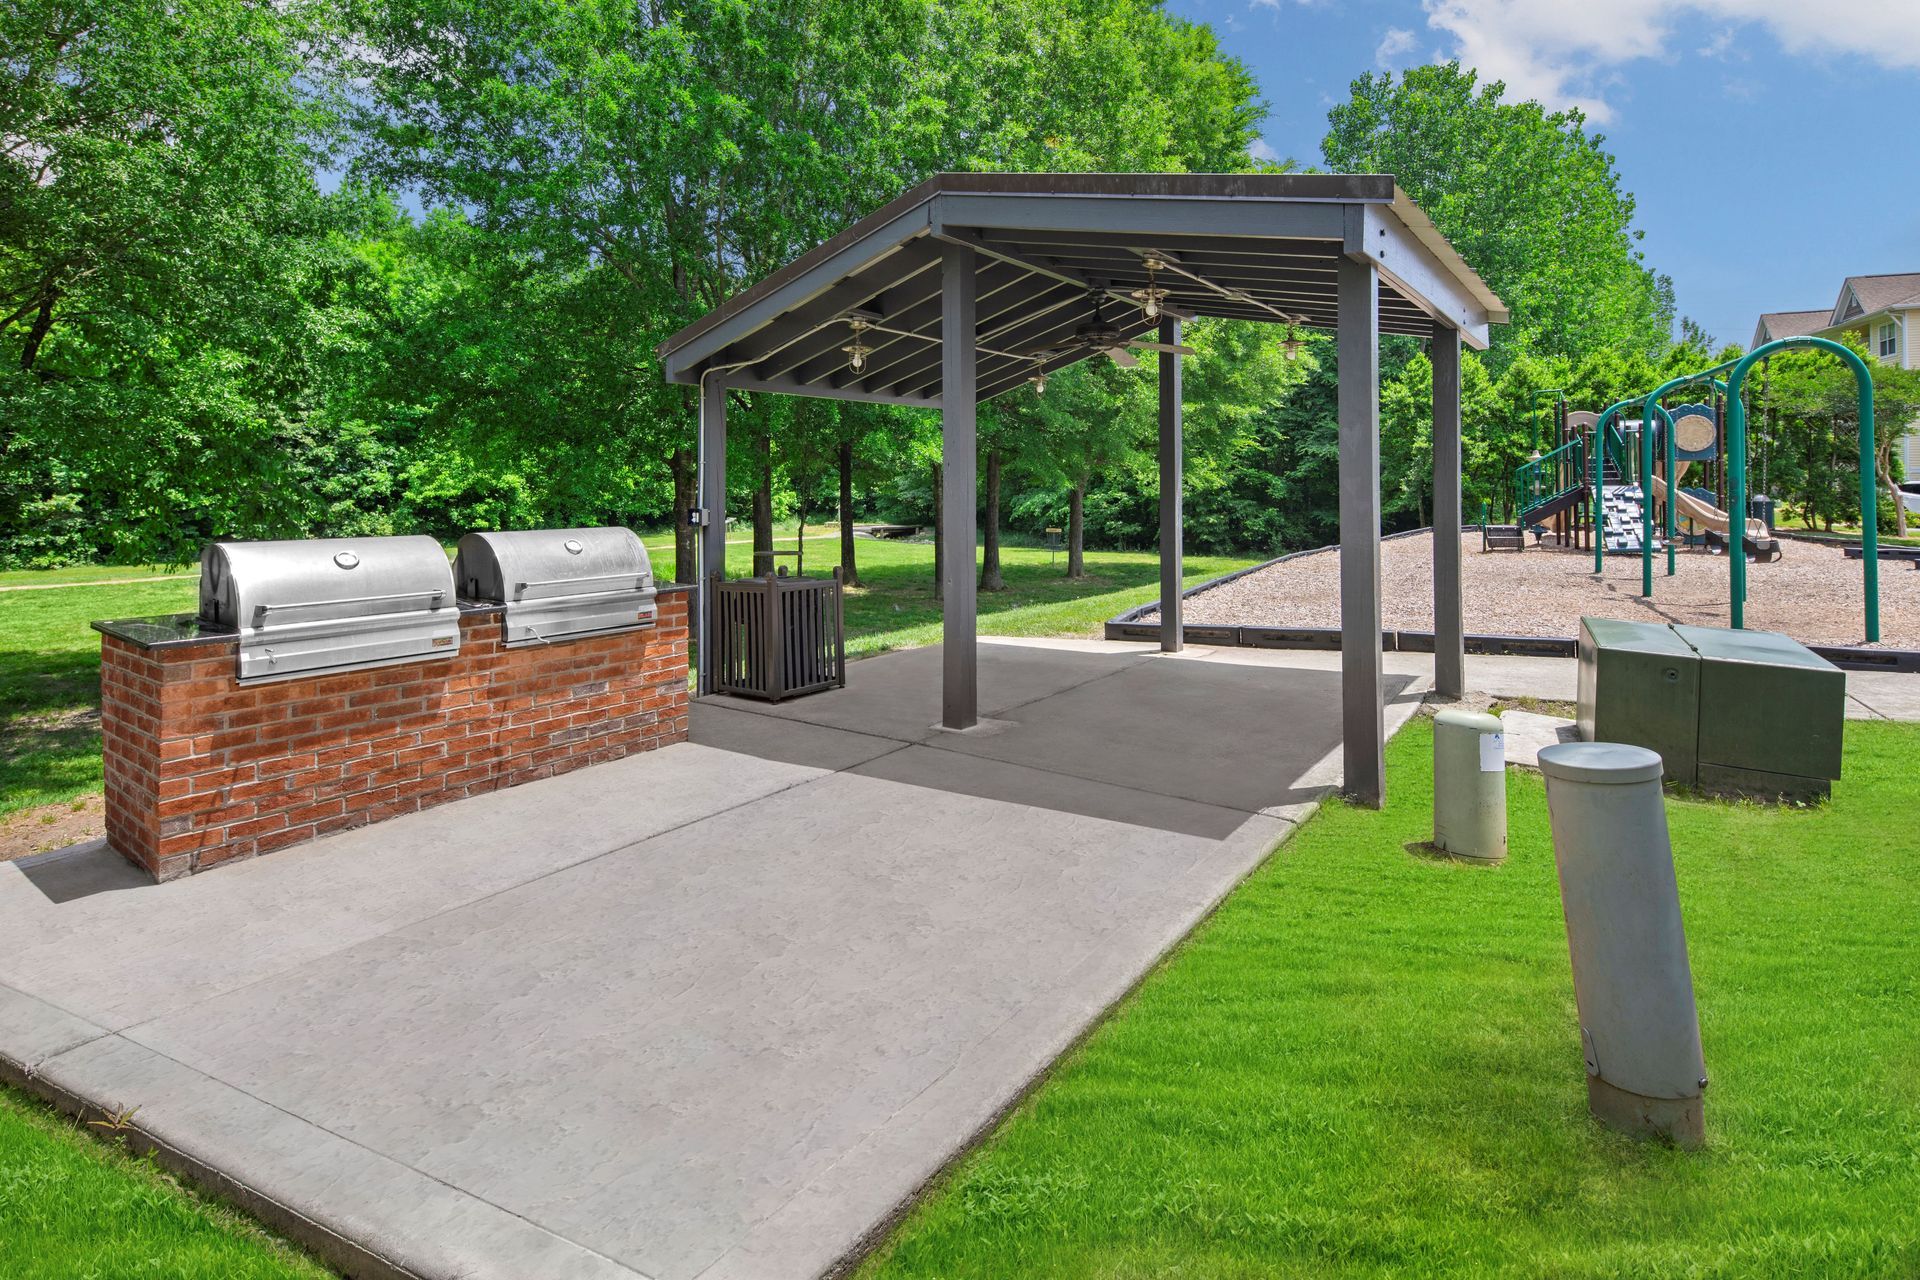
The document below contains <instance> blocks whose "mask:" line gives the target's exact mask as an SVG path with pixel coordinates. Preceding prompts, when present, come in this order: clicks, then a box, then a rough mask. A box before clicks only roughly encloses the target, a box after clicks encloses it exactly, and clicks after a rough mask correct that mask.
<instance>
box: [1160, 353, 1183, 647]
mask: <svg viewBox="0 0 1920 1280" xmlns="http://www.w3.org/2000/svg"><path fill="white" fill-rule="evenodd" d="M1160 341H1162V342H1166V343H1175V344H1177V343H1178V342H1179V341H1180V322H1179V321H1178V320H1175V319H1174V318H1173V317H1171V316H1167V317H1165V318H1163V319H1162V320H1161V321H1160ZM1184 450H1185V445H1184V444H1183V442H1182V428H1181V421H1180V357H1179V356H1177V355H1174V354H1173V353H1172V352H1170V351H1163V352H1161V353H1160V651H1161V652H1162V653H1178V652H1180V649H1181V647H1182V645H1183V643H1184V638H1183V637H1184V634H1185V632H1184V628H1183V619H1182V617H1181V612H1180V584H1181V581H1182V580H1183V578H1184V576H1185V566H1184V564H1183V562H1182V547H1183V546H1184V543H1185V538H1186V516H1185V510H1184V495H1183V490H1184V489H1185V488H1186V458H1185V452H1184Z"/></svg>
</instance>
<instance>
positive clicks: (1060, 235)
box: [994, 229, 1344, 262]
mask: <svg viewBox="0 0 1920 1280" xmlns="http://www.w3.org/2000/svg"><path fill="white" fill-rule="evenodd" d="M994 239H995V241H996V242H997V243H1000V244H1004V245H1009V246H1025V247H1026V248H1028V249H1030V250H1031V251H1033V252H1035V253H1050V252H1053V251H1054V250H1055V249H1056V248H1058V247H1059V246H1067V245H1079V246H1083V247H1094V246H1098V247H1103V248H1114V249H1164V250H1166V251H1167V252H1169V253H1182V252H1189V253H1190V252H1195V251H1199V252H1213V253H1224V254H1226V255H1228V256H1230V257H1231V258H1233V259H1235V260H1247V259H1253V258H1301V259H1305V260H1308V261H1313V262H1331V261H1334V260H1335V259H1337V258H1339V257H1340V255H1341V253H1342V252H1343V251H1344V249H1343V246H1342V245H1341V243H1340V242H1339V241H1338V240H1326V239H1317V238H1316V239H1297V240H1296V239H1285V238H1281V237H1277V236H1272V237H1238V236H1208V235H1184V234H1181V233H1179V232H1166V231H1153V232H1145V231H1026V230H1020V231H1014V230H1008V229H1001V230H998V231H996V232H995V233H994Z"/></svg>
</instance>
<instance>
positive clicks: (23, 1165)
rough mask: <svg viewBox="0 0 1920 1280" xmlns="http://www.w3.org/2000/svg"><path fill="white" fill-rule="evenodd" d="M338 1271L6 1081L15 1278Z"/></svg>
mask: <svg viewBox="0 0 1920 1280" xmlns="http://www.w3.org/2000/svg"><path fill="white" fill-rule="evenodd" d="M332 1274H333V1273H332V1272H330V1271H328V1270H327V1269H325V1268H324V1267H322V1266H320V1265H319V1264H318V1263H316V1262H313V1261H312V1260H310V1259H309V1258H307V1257H306V1256H305V1255H304V1254H302V1253H300V1252H299V1251H297V1250H296V1249H294V1248H293V1247H292V1246H291V1245H288V1244H286V1243H284V1242H282V1241H280V1240H277V1239H275V1238H273V1237H271V1236H269V1235H268V1234H267V1233H265V1232H264V1231H262V1230H261V1229H260V1228H259V1227H257V1226H255V1225H254V1224H253V1223H252V1222H251V1221H250V1220H249V1219H247V1218H246V1217H244V1216H242V1215H241V1214H238V1213H235V1212H234V1211H233V1210H231V1209H228V1208H226V1207H225V1206H222V1205H219V1204H215V1203H213V1202H211V1201H207V1200H203V1199H201V1198H200V1197H199V1196H196V1195H194V1194H193V1193H192V1192H190V1191H188V1190H186V1189H185V1188H183V1187H182V1186H180V1184H179V1183H177V1182H175V1181H174V1180H173V1178H171V1177H169V1176H168V1175H167V1174H165V1173H164V1172H162V1171H160V1170H159V1169H158V1168H156V1167H155V1166H154V1165H153V1164H152V1163H151V1162H149V1161H146V1160H138V1159H135V1158H133V1157H132V1156H130V1155H128V1154H127V1153H126V1152H125V1151H123V1150H121V1149H120V1148H118V1147H115V1146H110V1145H108V1144H107V1143H104V1142H101V1141H99V1140H97V1139H96V1138H95V1137H94V1136H93V1135H92V1134H90V1133H88V1132H86V1131H85V1130H83V1129H81V1128H80V1127H78V1126H77V1125H76V1124H75V1123H74V1122H73V1121H71V1120H68V1119H65V1118H63V1117H61V1116H58V1115H56V1114H54V1113H53V1112H52V1111H49V1110H48V1109H47V1108H46V1107H44V1106H42V1105H40V1104H39V1103H38V1102H35V1101H32V1100H30V1099H27V1098H24V1097H22V1096H21V1095H20V1094H18V1093H15V1092H13V1091H12V1090H10V1089H5V1088H0V1276H5V1277H7V1280H94V1278H97V1280H140V1278H151V1280H321V1277H325V1276H330V1275H332Z"/></svg>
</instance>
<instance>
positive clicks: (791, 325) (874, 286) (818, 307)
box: [715, 241, 940, 364]
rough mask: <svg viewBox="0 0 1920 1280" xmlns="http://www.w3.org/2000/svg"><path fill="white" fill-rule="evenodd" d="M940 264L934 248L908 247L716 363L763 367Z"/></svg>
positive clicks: (767, 327) (745, 340)
mask: <svg viewBox="0 0 1920 1280" xmlns="http://www.w3.org/2000/svg"><path fill="white" fill-rule="evenodd" d="M939 261H940V255H939V253H938V252H936V250H935V248H934V247H933V246H930V245H927V244H926V243H924V242H922V241H914V242H912V243H909V244H907V245H904V246H902V247H901V248H900V249H899V250H898V251H896V252H894V253H891V254H888V255H887V256H886V257H884V258H882V259H880V260H879V261H878V262H876V263H874V264H873V265H872V266H870V267H867V268H866V269H864V270H862V271H860V272H859V273H857V274H856V275H853V276H850V277H848V278H847V279H846V280H844V281H842V282H841V283H840V284H837V285H835V286H834V287H832V288H831V289H828V290H827V291H826V292H825V293H824V294H822V295H820V296H819V297H817V298H815V299H813V300H811V301H809V302H806V303H804V304H802V305H800V306H798V307H795V308H793V309H792V310H790V311H788V312H787V313H786V314H785V315H783V316H781V317H780V318H779V320H778V321H777V322H775V323H773V324H768V325H765V326H763V327H762V328H761V329H759V330H758V331H757V332H755V333H752V334H748V335H746V336H745V337H743V338H741V339H740V340H739V341H737V342H734V343H732V344H731V345H730V346H729V347H727V348H726V349H725V351H724V352H723V353H717V354H716V357H715V363H719V364H735V363H739V362H742V361H745V362H747V363H750V364H759V363H760V362H761V361H763V360H765V359H766V358H767V357H768V356H771V355H773V354H775V353H776V352H778V351H780V350H781V349H782V348H783V347H785V346H786V345H787V344H788V343H790V342H793V341H796V340H797V339H799V338H801V337H804V336H806V334H808V333H811V332H812V331H813V329H814V328H816V327H818V326H819V325H821V324H823V323H825V322H827V321H829V320H831V319H832V318H833V317H834V316H837V315H839V314H841V313H842V312H844V311H846V310H847V309H848V308H849V307H857V306H860V305H861V304H863V303H865V302H866V301H868V300H869V299H871V298H872V297H874V296H875V295H876V294H879V293H881V292H883V291H884V290H886V289H889V288H892V287H894V286H896V285H898V284H899V283H901V282H902V281H904V280H907V279H910V278H912V277H914V276H916V275H919V274H921V273H922V272H925V271H927V270H929V269H930V268H932V267H934V266H935V265H937V264H938V263H939ZM936 287H937V284H936Z"/></svg>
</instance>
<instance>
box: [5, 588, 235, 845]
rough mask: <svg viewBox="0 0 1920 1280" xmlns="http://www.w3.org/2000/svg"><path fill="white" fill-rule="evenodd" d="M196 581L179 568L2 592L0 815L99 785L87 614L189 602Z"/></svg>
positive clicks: (94, 666) (171, 608)
mask: <svg viewBox="0 0 1920 1280" xmlns="http://www.w3.org/2000/svg"><path fill="white" fill-rule="evenodd" d="M70 572H72V570H66V569H61V570H56V571H51V572H49V573H46V574H44V575H42V576H43V577H46V578H49V579H54V580H59V581H64V580H65V579H64V577H62V578H57V579H56V578H55V574H56V573H57V574H60V575H65V574H67V573H70ZM16 576H17V575H16ZM125 576H129V577H131V576H133V574H132V573H127V574H126V575H125ZM197 591H198V585H197V583H196V582H195V580H193V579H191V578H179V579H172V580H166V581H159V582H143V583H136V584H129V585H125V586H76V587H67V588H60V589H55V590H49V591H5V592H0V815H5V814H8V813H12V812H14V811H16V810H19V809H29V808H33V807H35V806H37V805H43V804H53V803H56V802H58V801H61V800H67V799H71V798H72V797H74V796H78V795H84V794H86V793H87V792H90V791H98V790H99V789H100V719H99V711H100V636H99V634H98V633H97V632H95V631H94V630H93V629H92V628H91V627H89V626H88V625H87V624H88V623H89V622H91V621H93V620H94V619H95V618H124V617H128V616H131V615H135V614H147V613H173V612H177V611H179V610H182V609H192V608H194V607H195V600H196V593H197Z"/></svg>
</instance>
